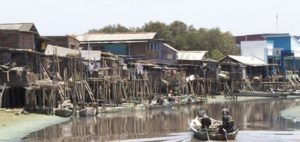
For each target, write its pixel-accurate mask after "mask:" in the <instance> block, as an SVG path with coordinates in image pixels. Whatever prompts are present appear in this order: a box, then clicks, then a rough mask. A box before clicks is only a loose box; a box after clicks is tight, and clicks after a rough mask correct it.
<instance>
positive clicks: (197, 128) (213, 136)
mask: <svg viewBox="0 0 300 142" xmlns="http://www.w3.org/2000/svg"><path fill="white" fill-rule="evenodd" d="M220 124H221V121H217V120H214V119H212V125H211V127H210V128H208V129H204V128H201V123H200V122H199V120H198V117H196V118H195V119H194V120H192V122H191V123H190V129H191V130H192V131H193V133H194V136H195V138H197V139H200V140H234V139H235V138H236V136H237V134H238V130H237V129H236V130H235V131H233V132H231V133H228V134H221V133H219V132H218V126H219V125H220Z"/></svg>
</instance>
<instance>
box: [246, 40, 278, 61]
mask: <svg viewBox="0 0 300 142" xmlns="http://www.w3.org/2000/svg"><path fill="white" fill-rule="evenodd" d="M241 55H242V56H253V57H256V58H259V59H261V60H263V61H265V62H268V56H271V55H273V43H272V42H268V41H266V40H262V41H242V42H241Z"/></svg>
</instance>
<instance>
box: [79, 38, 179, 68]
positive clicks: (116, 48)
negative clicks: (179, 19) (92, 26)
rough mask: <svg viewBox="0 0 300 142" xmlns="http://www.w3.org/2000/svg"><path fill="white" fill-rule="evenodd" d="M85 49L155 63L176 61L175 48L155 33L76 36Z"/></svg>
mask: <svg viewBox="0 0 300 142" xmlns="http://www.w3.org/2000/svg"><path fill="white" fill-rule="evenodd" d="M77 39H78V40H79V41H80V46H82V47H83V48H84V49H85V50H88V49H89V50H101V51H104V52H110V53H113V54H115V55H119V56H122V57H125V58H130V59H144V60H151V61H154V62H157V63H163V64H173V63H175V62H176V57H177V52H178V50H176V49H175V48H173V47H172V46H170V45H168V44H167V43H165V41H164V40H161V39H158V38H157V36H156V33H112V34H107V33H93V34H85V35H81V36H78V37H77Z"/></svg>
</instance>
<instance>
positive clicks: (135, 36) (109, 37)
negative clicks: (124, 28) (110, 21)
mask: <svg viewBox="0 0 300 142" xmlns="http://www.w3.org/2000/svg"><path fill="white" fill-rule="evenodd" d="M155 35H156V33H114V34H106V33H93V34H85V35H80V36H77V40H79V41H117V40H150V39H154V38H155Z"/></svg>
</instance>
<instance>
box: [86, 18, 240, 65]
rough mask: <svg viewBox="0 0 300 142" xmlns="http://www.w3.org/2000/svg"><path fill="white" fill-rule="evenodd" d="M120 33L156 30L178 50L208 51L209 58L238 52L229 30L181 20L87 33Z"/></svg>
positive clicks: (118, 26)
mask: <svg viewBox="0 0 300 142" xmlns="http://www.w3.org/2000/svg"><path fill="white" fill-rule="evenodd" d="M94 32H104V33H121V32H156V33H157V38H159V39H164V40H167V41H169V42H170V44H171V45H172V46H173V47H175V48H176V49H178V50H204V51H208V55H209V57H210V58H213V59H219V58H221V57H223V56H225V55H229V54H234V55H236V54H239V49H238V48H237V47H236V45H235V40H234V37H233V35H232V34H231V33H230V32H222V31H221V30H220V29H219V28H212V29H206V28H199V29H196V28H194V26H193V25H189V26H188V25H187V24H185V23H184V22H181V21H174V22H172V23H170V24H165V23H163V22H159V21H156V22H153V21H150V22H148V23H145V24H144V25H143V26H142V27H130V28H127V27H125V26H122V25H120V24H117V25H108V26H105V27H103V28H101V29H92V30H90V31H89V33H94Z"/></svg>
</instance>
